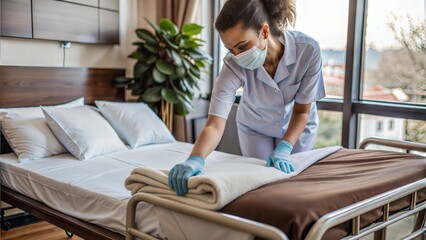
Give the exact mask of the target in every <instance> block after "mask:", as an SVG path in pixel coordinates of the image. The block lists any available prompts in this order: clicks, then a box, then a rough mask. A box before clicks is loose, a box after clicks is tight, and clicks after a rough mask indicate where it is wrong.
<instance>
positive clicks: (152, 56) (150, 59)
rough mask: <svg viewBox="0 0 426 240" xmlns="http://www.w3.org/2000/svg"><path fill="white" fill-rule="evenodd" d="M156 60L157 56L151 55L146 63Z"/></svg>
mask: <svg viewBox="0 0 426 240" xmlns="http://www.w3.org/2000/svg"><path fill="white" fill-rule="evenodd" d="M155 61H157V56H155V55H151V56H149V57H148V58H147V59H146V60H145V63H146V64H153V63H154V62H155Z"/></svg>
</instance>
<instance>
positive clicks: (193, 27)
mask: <svg viewBox="0 0 426 240" xmlns="http://www.w3.org/2000/svg"><path fill="white" fill-rule="evenodd" d="M202 29H203V27H201V26H200V25H198V24H195V23H185V24H184V25H183V27H182V33H183V34H185V35H188V36H192V35H197V34H199V33H200V32H201V30H202Z"/></svg>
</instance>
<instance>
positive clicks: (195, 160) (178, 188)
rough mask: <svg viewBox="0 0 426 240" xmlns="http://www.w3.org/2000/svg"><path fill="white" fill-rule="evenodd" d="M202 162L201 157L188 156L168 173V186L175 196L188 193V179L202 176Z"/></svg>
mask: <svg viewBox="0 0 426 240" xmlns="http://www.w3.org/2000/svg"><path fill="white" fill-rule="evenodd" d="M203 169H204V160H203V158H202V157H201V156H190V157H189V158H188V159H187V160H186V161H185V162H183V163H179V164H177V165H176V166H174V167H173V168H172V170H170V172H169V186H170V188H171V189H173V190H175V192H176V193H177V195H179V196H183V195H185V194H186V193H187V192H188V179H189V178H190V177H192V176H196V175H198V174H202V173H203Z"/></svg>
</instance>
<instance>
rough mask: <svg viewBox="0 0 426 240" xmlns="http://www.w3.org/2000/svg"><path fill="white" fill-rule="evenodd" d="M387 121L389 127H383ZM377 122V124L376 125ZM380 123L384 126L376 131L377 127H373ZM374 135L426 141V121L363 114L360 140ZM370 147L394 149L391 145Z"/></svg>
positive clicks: (420, 141)
mask: <svg viewBox="0 0 426 240" xmlns="http://www.w3.org/2000/svg"><path fill="white" fill-rule="evenodd" d="M385 122H388V123H389V126H388V128H385V127H383V123H385ZM375 123H376V124H377V125H375ZM390 124H392V128H391V127H390ZM379 125H380V126H382V127H381V130H380V131H375V129H372V126H377V128H378V127H379ZM376 130H378V129H376ZM373 136H374V137H384V138H388V139H395V140H406V141H411V142H418V143H426V121H419V120H412V119H403V118H389V117H382V116H375V115H369V114H361V116H360V127H359V137H360V141H359V142H361V141H362V140H364V139H365V138H367V137H373ZM369 148H370V149H371V148H373V149H383V150H394V149H391V148H389V147H383V146H374V145H372V146H371V147H369ZM423 154H425V153H423Z"/></svg>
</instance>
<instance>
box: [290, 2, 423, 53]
mask: <svg viewBox="0 0 426 240" xmlns="http://www.w3.org/2000/svg"><path fill="white" fill-rule="evenodd" d="M296 4H297V5H296V8H297V14H298V15H297V20H296V26H295V30H299V31H301V32H304V33H306V34H308V35H310V36H312V37H313V38H315V39H316V40H317V41H318V42H319V43H320V45H321V48H322V49H336V50H341V49H344V48H345V46H346V34H347V19H348V9H349V0H321V1H319V0H296ZM425 4H426V0H369V1H368V12H367V35H366V44H367V46H371V45H374V47H375V49H378V50H384V49H389V48H398V44H397V43H396V41H395V39H394V36H393V33H392V32H391V31H390V30H389V29H388V27H387V24H388V22H389V21H390V20H391V19H392V16H393V15H396V16H397V17H401V18H402V20H401V21H399V22H398V23H397V26H400V27H402V28H403V29H407V28H408V23H407V21H406V16H407V15H408V16H410V17H411V18H412V19H413V20H414V22H417V23H420V22H423V24H426V19H425V12H426V6H425Z"/></svg>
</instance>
